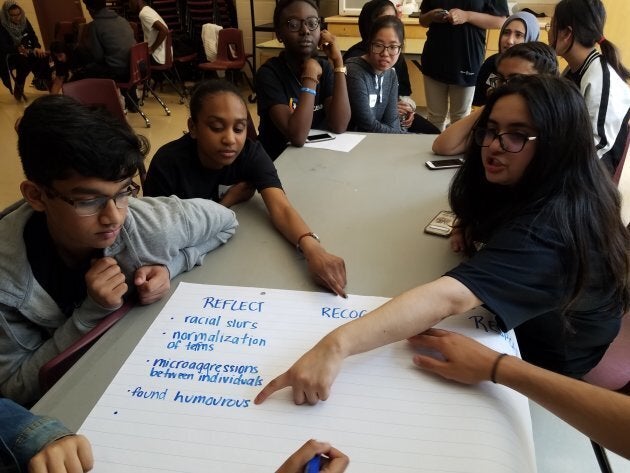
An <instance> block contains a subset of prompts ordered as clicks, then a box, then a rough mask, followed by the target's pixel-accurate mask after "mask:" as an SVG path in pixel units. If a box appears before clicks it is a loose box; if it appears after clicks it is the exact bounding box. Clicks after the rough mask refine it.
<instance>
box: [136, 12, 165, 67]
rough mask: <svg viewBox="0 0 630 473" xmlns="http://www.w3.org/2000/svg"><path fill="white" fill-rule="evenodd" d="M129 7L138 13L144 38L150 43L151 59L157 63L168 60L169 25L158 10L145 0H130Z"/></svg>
mask: <svg viewBox="0 0 630 473" xmlns="http://www.w3.org/2000/svg"><path fill="white" fill-rule="evenodd" d="M129 8H130V9H131V10H132V11H134V12H137V13H138V18H139V19H140V24H141V25H142V34H143V36H144V40H145V41H146V42H147V44H148V45H149V54H151V60H152V61H153V62H155V63H156V64H164V63H165V62H166V42H165V41H166V37H167V36H168V26H167V25H166V22H165V21H164V20H163V19H162V17H161V16H160V15H159V13H158V12H156V11H155V10H154V9H153V8H151V7H150V6H148V5H147V4H146V3H145V2H144V1H143V0H129Z"/></svg>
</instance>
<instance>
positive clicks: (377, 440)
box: [80, 283, 536, 473]
mask: <svg viewBox="0 0 630 473" xmlns="http://www.w3.org/2000/svg"><path fill="white" fill-rule="evenodd" d="M385 301H386V299H384V298H381V297H366V296H355V295H350V296H349V297H348V299H342V298H339V297H336V296H333V295H330V294H324V293H313V292H299V291H285V290H277V289H258V288H246V287H226V286H210V285H197V284H186V283H181V284H180V285H179V287H178V288H177V290H176V291H175V293H174V294H173V296H172V297H171V299H170V300H169V301H168V302H167V304H166V305H165V307H164V309H163V310H162V312H161V313H160V314H159V315H158V317H157V318H156V320H155V322H154V323H153V324H152V325H151V327H150V328H149V330H148V331H147V333H146V334H145V335H144V337H143V338H142V340H140V342H139V343H138V345H137V347H136V348H135V350H134V351H133V353H132V354H131V355H130V356H129V358H128V359H127V361H126V362H125V364H124V365H123V367H122V368H121V369H120V371H119V372H118V374H117V375H116V377H115V378H114V380H113V381H112V383H111V384H110V386H109V387H108V389H107V390H106V391H105V393H104V394H103V396H102V397H101V399H100V400H99V402H98V403H97V405H96V406H95V407H94V409H93V410H92V412H91V413H90V415H89V416H88V418H87V419H86V421H85V423H84V424H83V426H82V427H81V429H80V431H81V433H83V434H85V435H87V436H88V437H89V439H90V440H91V442H92V445H93V447H94V452H95V460H96V467H95V470H94V471H96V472H107V473H122V472H134V473H138V472H140V473H142V472H195V473H197V472H208V473H209V472H212V473H217V472H230V473H235V472H248V473H250V472H252V473H255V472H265V473H268V472H273V471H275V469H276V468H277V467H278V466H280V464H282V462H283V461H284V460H285V459H286V458H287V457H288V456H289V454H291V453H292V452H293V451H295V450H296V449H297V448H298V447H299V446H301V445H302V443H303V442H305V441H306V440H308V439H309V438H316V439H319V440H326V441H329V442H331V443H332V444H333V445H334V446H335V447H337V448H339V449H340V450H342V451H344V452H345V453H346V454H348V455H349V456H350V459H351V463H350V467H349V468H348V470H347V471H348V472H360V473H368V472H379V473H383V472H387V473H398V472H400V473H403V472H405V473H406V472H462V473H474V472H479V473H481V472H483V473H493V472H496V473H510V472H514V473H521V472H523V473H529V472H534V471H535V470H536V466H535V459H534V451H533V441H532V432H531V423H530V417H529V407H528V403H527V400H526V399H525V398H523V397H522V396H520V395H518V394H516V393H514V392H512V391H510V390H509V389H507V388H505V387H502V386H496V385H493V384H492V383H482V384H481V385H479V386H464V385H460V384H457V383H453V382H449V381H444V380H442V379H438V378H437V377H435V376H433V375H430V374H428V373H425V372H422V371H421V370H419V369H417V368H416V367H415V366H414V365H413V363H412V361H411V357H412V355H413V350H412V349H411V347H410V346H409V345H408V344H407V342H404V341H403V342H399V343H395V344H392V345H389V346H386V347H382V348H380V349H377V350H374V351H371V352H368V353H364V354H361V355H357V356H353V357H350V358H348V359H347V360H346V361H345V363H344V365H343V368H342V370H341V372H340V374H339V376H338V377H337V380H336V382H335V384H334V385H333V389H332V394H331V396H330V398H329V400H327V401H326V402H320V403H319V404H318V405H316V406H308V405H304V406H296V405H294V404H293V402H292V395H291V392H290V389H285V390H283V391H280V392H278V393H276V394H274V395H273V396H272V397H271V398H269V399H268V400H267V401H265V402H264V403H263V404H262V405H258V406H256V405H254V403H253V399H254V397H255V396H256V394H257V393H258V392H259V391H260V390H261V389H262V387H263V386H264V385H265V384H267V383H268V382H269V381H271V380H272V379H273V378H274V377H276V376H277V375H279V374H281V373H282V372H284V371H285V370H286V369H288V368H289V366H290V365H291V364H292V363H293V362H294V361H295V360H296V359H297V358H298V357H299V356H300V355H301V354H303V353H304V352H305V351H306V350H307V349H309V348H310V347H311V346H313V344H314V343H315V342H316V341H317V340H319V339H320V338H321V337H322V336H323V335H324V334H326V333H327V332H329V331H330V330H332V329H333V328H335V327H336V326H338V325H340V324H342V323H345V322H348V321H349V320H351V319H353V318H356V317H359V316H361V315H362V314H364V313H365V312H366V311H369V310H371V309H373V308H375V307H377V306H379V305H381V304H382V303H384V302H385ZM441 327H443V328H447V329H453V330H457V331H459V332H462V333H465V334H467V335H470V336H473V337H475V338H477V339H478V340H480V341H482V342H483V343H485V344H488V345H490V346H493V347H494V348H495V349H497V350H499V351H502V352H508V353H517V351H518V350H517V347H516V346H515V344H514V343H513V341H512V337H511V334H500V333H499V332H498V331H497V330H496V328H495V325H494V319H493V318H492V316H491V315H490V314H488V313H487V312H485V311H482V310H480V311H476V312H472V313H467V314H464V315H461V316H457V317H451V318H449V319H448V321H447V322H446V323H444V324H442V325H441Z"/></svg>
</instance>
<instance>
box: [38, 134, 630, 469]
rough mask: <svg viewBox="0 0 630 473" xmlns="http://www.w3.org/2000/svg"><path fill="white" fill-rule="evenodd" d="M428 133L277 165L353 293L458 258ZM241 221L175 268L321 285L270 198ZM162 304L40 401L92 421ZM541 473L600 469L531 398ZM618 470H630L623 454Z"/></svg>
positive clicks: (41, 408)
mask: <svg viewBox="0 0 630 473" xmlns="http://www.w3.org/2000/svg"><path fill="white" fill-rule="evenodd" d="M432 140H433V136H431V135H408V136H403V135H367V137H366V138H365V139H364V140H363V141H361V143H359V144H358V145H357V146H356V148H354V149H353V150H352V151H351V152H349V153H342V152H334V151H327V150H320V149H296V148H289V149H288V150H287V151H286V152H285V153H284V154H283V155H282V156H281V157H280V159H279V160H277V161H276V165H277V167H278V171H279V174H280V178H281V180H282V182H283V187H284V189H285V191H286V192H287V195H288V196H289V199H290V200H291V202H292V203H293V205H294V206H295V207H296V208H297V209H298V210H299V212H300V213H301V215H302V216H303V218H304V219H305V220H306V221H307V222H308V224H309V225H310V227H311V228H312V229H313V231H315V232H316V233H317V234H318V235H319V236H320V238H321V241H322V243H323V244H324V245H325V246H326V248H327V249H328V251H330V252H332V253H334V254H337V255H339V256H342V257H343V258H344V260H345V262H346V267H347V274H348V286H347V291H348V292H349V293H352V294H360V295H374V296H386V297H393V296H395V295H396V294H398V293H400V292H402V291H404V290H406V289H408V288H411V287H413V286H416V285H418V284H422V283H424V282H428V281H430V280H433V279H435V278H437V277H439V276H440V275H441V274H443V273H444V272H445V271H446V270H448V269H449V268H451V267H453V266H454V265H456V264H457V262H458V261H459V257H458V256H457V255H455V254H453V253H452V252H451V251H450V249H449V245H448V240H446V239H443V238H440V237H436V236H430V235H426V234H424V233H423V229H424V226H425V225H426V224H427V223H428V222H429V221H430V220H431V218H432V217H433V216H434V215H435V214H436V213H437V212H438V211H440V210H443V209H447V208H448V203H447V193H448V186H449V182H450V180H451V178H452V176H453V175H454V171H453V170H440V171H430V170H428V169H427V168H426V167H425V165H424V162H425V161H426V160H427V159H433V158H435V156H433V155H432V154H431V151H430V149H431V142H432ZM234 210H235V212H236V214H237V217H238V219H239V222H240V227H239V229H238V231H237V233H236V235H235V236H234V237H233V238H232V239H231V240H230V241H229V242H228V244H226V245H224V246H223V247H221V248H219V249H218V250H215V251H213V252H212V253H210V254H209V255H208V256H207V257H206V259H205V262H204V264H203V266H201V267H198V268H195V269H194V270H193V271H190V272H188V273H184V274H183V275H180V276H178V277H177V278H175V279H174V280H173V282H172V285H171V286H172V289H174V288H175V287H176V285H177V283H178V282H179V281H187V282H194V283H204V284H221V285H235V286H252V287H271V288H282V289H293V290H306V291H316V290H321V288H319V287H318V286H316V285H315V284H314V283H313V282H312V280H311V279H310V277H309V275H308V272H307V270H306V265H305V264H304V261H302V260H301V257H300V256H299V255H298V254H297V252H296V250H295V248H294V247H293V246H291V245H290V244H288V243H287V242H286V241H285V240H284V239H283V238H282V237H281V236H280V234H279V233H278V232H276V231H275V229H274V228H273V227H272V225H271V223H270V220H269V218H268V217H267V213H266V210H265V208H264V205H263V202H262V199H260V197H259V196H258V195H256V196H255V197H254V198H253V199H252V200H251V201H249V202H247V203H244V204H241V205H239V206H237V207H235V209H234ZM167 299H168V297H166V298H164V300H162V301H160V302H157V303H155V304H152V305H150V306H142V307H137V308H135V309H134V310H133V311H131V312H130V313H129V314H128V315H127V316H126V317H125V318H123V319H122V320H121V321H120V322H118V323H117V324H116V325H115V326H114V327H113V328H112V329H110V331H109V332H107V333H106V334H105V335H104V336H103V337H102V338H101V340H100V341H99V342H98V343H97V344H96V345H95V346H94V347H93V348H92V349H90V351H89V352H88V353H87V354H85V355H84V356H83V357H82V358H81V360H80V361H79V362H78V363H77V364H76V365H75V366H74V367H73V368H72V369H71V370H70V371H69V372H68V373H67V374H66V375H65V376H64V377H63V378H62V379H61V380H60V381H59V382H58V383H57V384H56V385H55V386H54V387H53V388H52V389H51V390H50V391H49V392H48V393H47V394H46V395H45V396H44V397H43V398H42V399H41V400H40V401H39V402H38V403H37V404H36V405H35V407H34V408H33V410H34V411H35V412H38V413H45V414H48V415H52V416H56V417H58V418H60V419H61V420H62V421H63V422H64V423H66V425H68V426H69V427H70V428H72V429H77V428H79V426H80V425H81V424H82V423H83V421H84V419H85V418H86V417H87V415H88V414H89V412H90V410H91V409H92V407H93V406H94V405H95V404H96V402H97V401H98V399H99V398H100V396H101V394H102V393H103V392H104V391H105V389H106V388H107V386H108V385H109V383H110V381H111V380H112V379H113V377H114V376H115V374H116V373H117V371H118V369H119V368H120V367H121V366H122V364H123V363H124V361H125V360H126V358H127V357H128V356H129V354H130V353H131V351H132V350H133V348H134V347H135V345H136V344H137V342H138V341H139V340H140V339H141V338H142V336H143V334H144V333H145V331H146V330H147V328H148V327H149V326H150V325H151V323H152V322H153V320H154V319H155V317H156V316H157V314H158V313H159V312H160V310H161V309H162V307H163V305H164V303H165V302H166V300H167ZM531 407H532V418H533V429H534V441H535V446H536V452H537V463H538V469H539V472H541V473H546V472H549V473H551V472H553V473H556V472H559V471H572V472H576V471H585V472H586V471H597V465H596V463H595V460H594V456H593V454H592V452H590V450H589V449H590V445H589V443H588V439H586V437H584V436H583V435H581V434H579V433H577V432H575V431H574V430H573V429H572V428H570V427H569V426H567V425H566V424H564V423H562V421H559V420H558V419H556V418H555V417H554V416H552V415H551V414H549V413H548V412H547V411H545V410H544V409H542V408H540V407H538V406H537V405H535V404H533V403H532V404H531ZM614 463H615V464H616V468H617V470H616V471H630V470H629V469H628V464H629V463H628V462H626V461H625V460H621V459H614Z"/></svg>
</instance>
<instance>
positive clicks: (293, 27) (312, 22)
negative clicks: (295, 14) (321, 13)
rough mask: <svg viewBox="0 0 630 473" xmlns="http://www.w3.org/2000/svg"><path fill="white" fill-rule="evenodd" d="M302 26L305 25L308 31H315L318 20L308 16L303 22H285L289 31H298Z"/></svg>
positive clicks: (293, 20)
mask: <svg viewBox="0 0 630 473" xmlns="http://www.w3.org/2000/svg"><path fill="white" fill-rule="evenodd" d="M303 25H306V28H308V30H309V31H315V30H316V29H317V28H318V27H319V18H317V17H316V16H309V17H308V18H306V19H304V20H299V19H297V18H291V19H289V20H287V26H288V27H289V31H293V32H296V31H300V30H301V29H302V28H303Z"/></svg>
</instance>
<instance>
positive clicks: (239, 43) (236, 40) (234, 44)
mask: <svg viewBox="0 0 630 473" xmlns="http://www.w3.org/2000/svg"><path fill="white" fill-rule="evenodd" d="M246 59H247V57H246V56H245V46H244V45H243V31H241V30H239V29H238V28H224V29H222V30H221V31H219V44H218V46H217V59H216V60H217V61H222V62H230V63H233V65H231V66H229V68H234V69H241V68H242V67H243V66H245V61H246Z"/></svg>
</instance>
